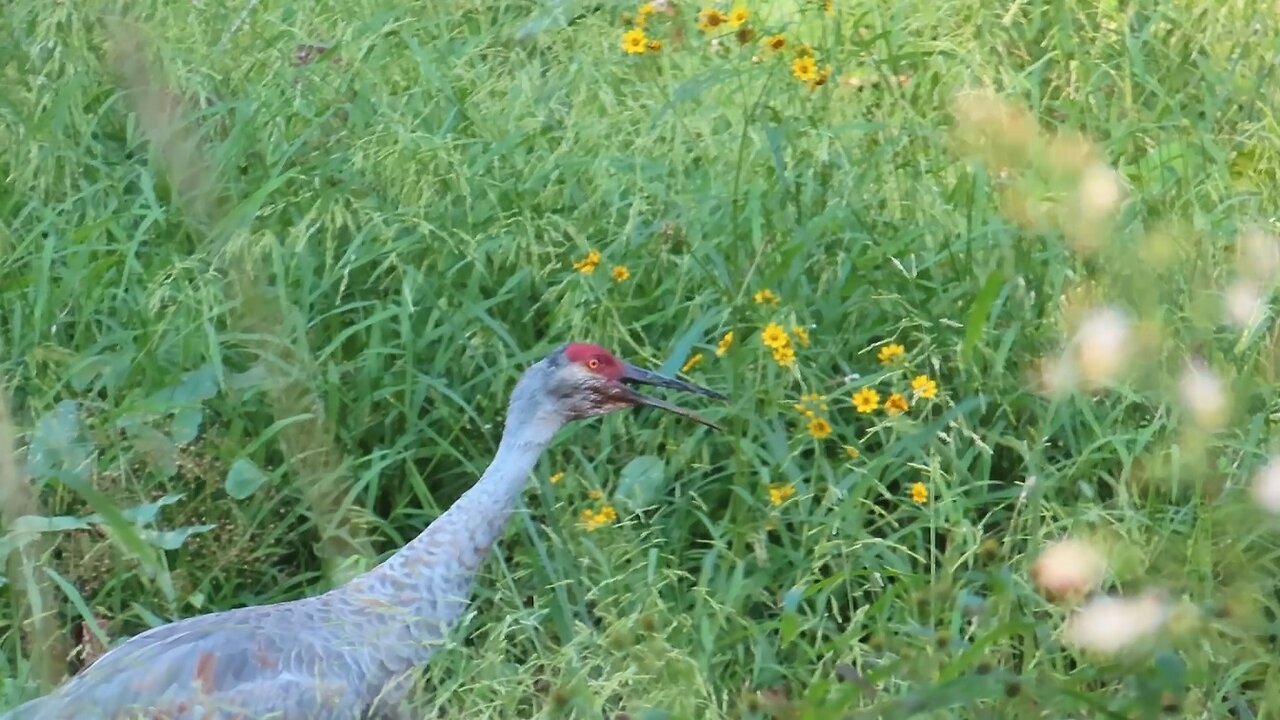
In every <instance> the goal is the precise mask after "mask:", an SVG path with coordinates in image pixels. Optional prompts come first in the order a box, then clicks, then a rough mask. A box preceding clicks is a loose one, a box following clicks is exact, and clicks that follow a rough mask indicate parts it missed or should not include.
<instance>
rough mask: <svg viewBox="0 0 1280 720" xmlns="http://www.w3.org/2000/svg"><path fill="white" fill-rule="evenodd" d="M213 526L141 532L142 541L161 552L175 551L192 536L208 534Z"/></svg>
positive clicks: (193, 526)
mask: <svg viewBox="0 0 1280 720" xmlns="http://www.w3.org/2000/svg"><path fill="white" fill-rule="evenodd" d="M214 527H215V526H214V525H192V526H190V527H184V528H178V529H177V530H142V531H140V532H139V534H140V535H142V539H143V540H146V541H147V542H149V543H151V544H152V545H155V546H156V547H158V548H160V549H162V550H177V549H178V548H180V547H182V544H183V543H185V542H186V541H187V538H189V537H191V536H192V535H198V534H200V533H204V532H209V531H210V530H212V529H213V528H214Z"/></svg>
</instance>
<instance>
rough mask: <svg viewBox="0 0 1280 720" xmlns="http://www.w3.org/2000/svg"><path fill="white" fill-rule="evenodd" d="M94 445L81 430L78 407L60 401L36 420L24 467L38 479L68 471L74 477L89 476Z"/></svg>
mask: <svg viewBox="0 0 1280 720" xmlns="http://www.w3.org/2000/svg"><path fill="white" fill-rule="evenodd" d="M92 456H93V446H92V445H91V444H89V443H88V442H86V441H85V439H84V437H83V436H82V435H81V433H80V409H79V406H77V405H76V403H75V402H73V401H71V400H63V401H62V402H60V403H58V404H57V405H56V406H55V407H54V408H53V410H50V411H49V412H48V413H45V414H44V415H43V416H42V417H41V418H40V420H39V421H37V422H36V427H35V430H34V431H33V432H32V434H31V445H30V447H29V448H28V449H27V468H28V469H29V470H30V472H31V475H32V476H33V477H34V478H36V479H37V480H46V479H48V478H51V477H57V476H58V475H60V474H61V473H67V474H69V475H71V476H73V477H74V478H76V479H77V480H81V481H83V480H86V479H88V477H89V460H90V458H91V457H92Z"/></svg>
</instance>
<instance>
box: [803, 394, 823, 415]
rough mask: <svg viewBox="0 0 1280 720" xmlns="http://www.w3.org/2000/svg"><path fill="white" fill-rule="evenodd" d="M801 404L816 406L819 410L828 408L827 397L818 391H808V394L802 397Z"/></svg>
mask: <svg viewBox="0 0 1280 720" xmlns="http://www.w3.org/2000/svg"><path fill="white" fill-rule="evenodd" d="M800 404H801V405H803V406H810V407H816V408H818V409H819V410H823V411H825V410H826V409H827V401H826V398H824V397H822V396H821V395H819V394H818V393H807V394H806V395H804V396H803V397H801V398H800ZM797 407H799V406H797Z"/></svg>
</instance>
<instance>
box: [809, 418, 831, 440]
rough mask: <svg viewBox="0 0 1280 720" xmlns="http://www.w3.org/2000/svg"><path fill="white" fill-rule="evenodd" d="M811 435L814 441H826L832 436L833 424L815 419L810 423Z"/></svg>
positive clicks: (821, 419)
mask: <svg viewBox="0 0 1280 720" xmlns="http://www.w3.org/2000/svg"><path fill="white" fill-rule="evenodd" d="M809 434H810V435H812V436H813V439H814V440H826V439H827V438H828V437H830V435H831V423H829V422H827V421H826V420H824V419H823V418H820V417H814V418H813V419H812V420H810V421H809Z"/></svg>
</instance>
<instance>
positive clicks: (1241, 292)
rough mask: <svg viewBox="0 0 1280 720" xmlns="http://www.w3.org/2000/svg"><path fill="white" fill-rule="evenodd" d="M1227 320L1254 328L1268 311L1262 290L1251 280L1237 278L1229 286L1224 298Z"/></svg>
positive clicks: (1242, 326)
mask: <svg viewBox="0 0 1280 720" xmlns="http://www.w3.org/2000/svg"><path fill="white" fill-rule="evenodd" d="M1223 299H1224V301H1225V305H1226V310H1227V321H1228V322H1230V323H1231V324H1232V325H1235V326H1237V327H1241V328H1252V327H1253V326H1254V325H1257V324H1258V322H1259V321H1261V320H1262V316H1263V315H1264V314H1265V313H1266V311H1267V306H1266V303H1265V302H1264V300H1263V297H1262V292H1261V291H1260V290H1259V289H1258V286H1257V285H1256V284H1254V283H1253V282H1252V281H1250V280H1237V281H1235V282H1234V283H1232V284H1231V286H1230V287H1228V288H1227V292H1226V295H1225V297H1224V298H1223Z"/></svg>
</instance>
